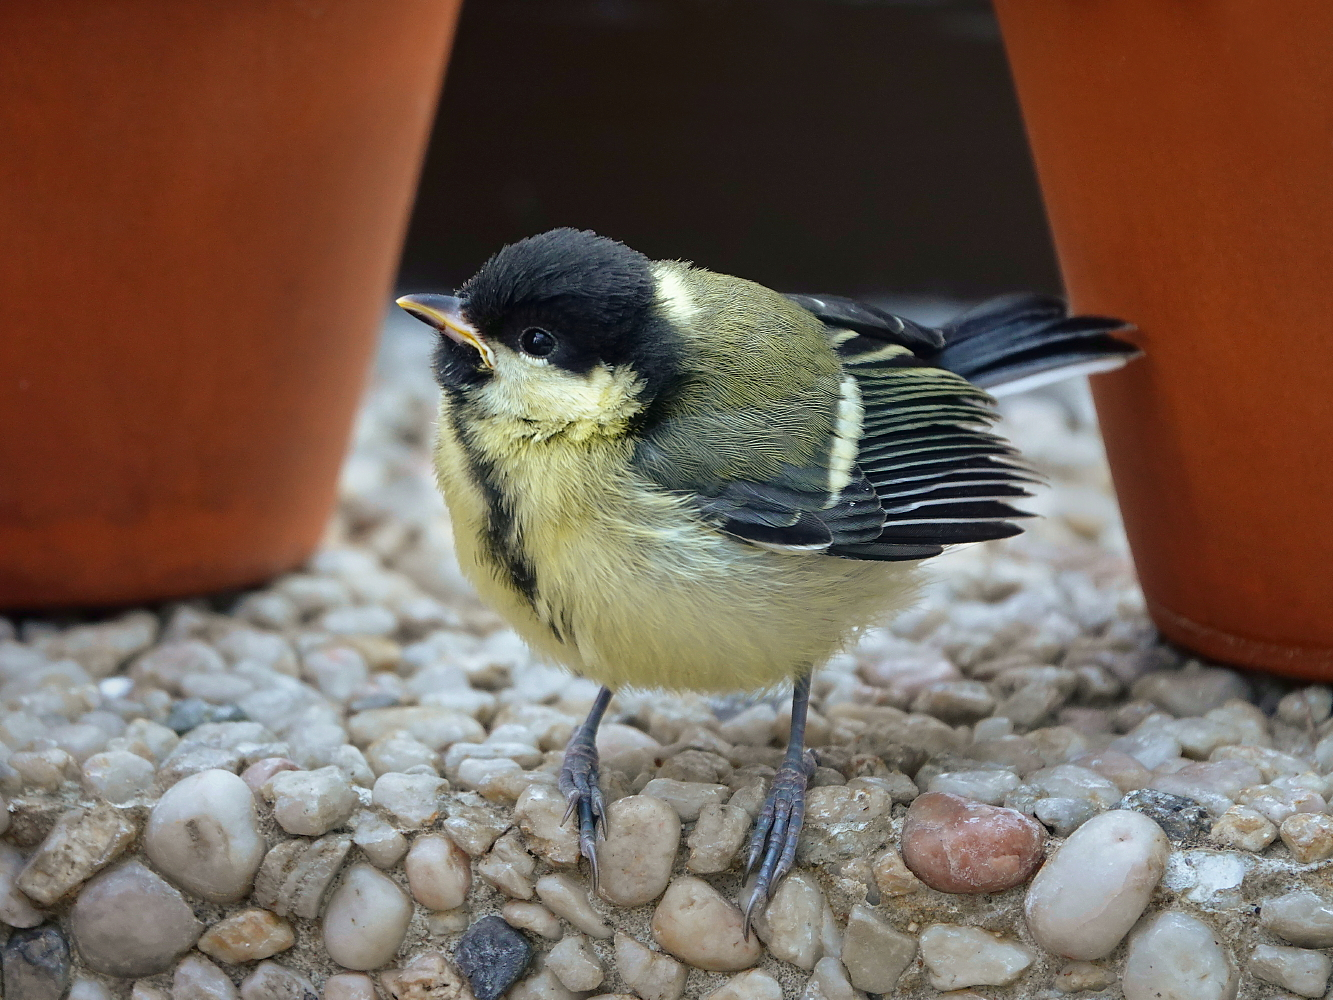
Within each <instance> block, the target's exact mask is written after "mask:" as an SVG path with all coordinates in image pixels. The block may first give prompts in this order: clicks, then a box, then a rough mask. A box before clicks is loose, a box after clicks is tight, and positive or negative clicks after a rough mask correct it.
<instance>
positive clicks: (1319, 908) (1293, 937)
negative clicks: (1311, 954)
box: [1259, 890, 1333, 948]
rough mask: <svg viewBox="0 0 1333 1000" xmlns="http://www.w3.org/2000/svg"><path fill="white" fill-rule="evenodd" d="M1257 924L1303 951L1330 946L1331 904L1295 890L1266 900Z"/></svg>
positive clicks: (1332, 942)
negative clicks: (1300, 947)
mask: <svg viewBox="0 0 1333 1000" xmlns="http://www.w3.org/2000/svg"><path fill="white" fill-rule="evenodd" d="M1259 923H1260V924H1261V925H1262V926H1263V927H1264V928H1265V929H1267V930H1270V931H1272V932H1273V933H1274V934H1277V935H1279V936H1281V937H1284V938H1286V939H1287V940H1288V941H1290V942H1291V943H1292V944H1298V945H1302V946H1304V947H1306V948H1329V947H1333V903H1329V902H1328V901H1327V900H1326V899H1324V898H1323V897H1322V896H1319V895H1316V894H1315V893H1313V892H1308V891H1304V890H1301V891H1297V892H1289V893H1287V894H1286V895H1283V896H1278V897H1276V898H1275V899H1269V900H1266V901H1265V902H1264V904H1263V907H1262V908H1261V909H1260V911H1259Z"/></svg>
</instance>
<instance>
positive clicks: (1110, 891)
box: [970, 810, 1170, 985]
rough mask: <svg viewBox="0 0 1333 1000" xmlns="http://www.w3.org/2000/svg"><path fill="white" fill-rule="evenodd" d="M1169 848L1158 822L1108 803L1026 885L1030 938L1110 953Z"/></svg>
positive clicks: (1066, 952) (1058, 949)
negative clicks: (1107, 809) (1109, 808)
mask: <svg viewBox="0 0 1333 1000" xmlns="http://www.w3.org/2000/svg"><path fill="white" fill-rule="evenodd" d="M1169 852H1170V844H1169V843H1168V841H1167V839H1166V835H1165V834H1163V833H1162V829H1161V827H1159V826H1158V825H1157V824H1156V823H1154V822H1153V821H1152V820H1150V819H1148V818H1147V817H1146V816H1144V815H1142V814H1141V813H1136V812H1128V811H1125V810H1114V811H1112V812H1105V813H1102V814H1101V815H1100V816H1096V817H1094V818H1092V819H1090V820H1089V821H1088V822H1086V823H1084V824H1083V825H1082V826H1081V827H1079V828H1078V829H1077V830H1075V831H1074V833H1073V834H1072V835H1071V836H1070V837H1069V839H1068V840H1066V841H1065V843H1064V846H1062V847H1061V848H1060V850H1059V851H1058V852H1057V853H1056V854H1055V855H1054V856H1053V857H1052V858H1050V859H1049V860H1048V861H1047V862H1046V864H1045V865H1043V866H1042V869H1041V870H1040V871H1039V872H1037V875H1036V877H1035V878H1034V879H1033V880H1032V884H1031V885H1030V886H1029V887H1028V892H1027V898H1026V900H1025V903H1024V907H1025V912H1026V915H1027V923H1028V928H1029V929H1030V930H1031V932H1032V936H1033V938H1034V939H1035V940H1036V942H1037V943H1038V944H1039V945H1041V946H1042V947H1043V948H1045V949H1047V950H1048V951H1053V952H1055V953H1056V954H1058V955H1063V956H1065V957H1066V958H1076V959H1085V960H1089V959H1095V958H1102V957H1103V956H1105V955H1108V954H1110V953H1111V951H1112V950H1113V949H1114V948H1115V946H1116V945H1117V944H1119V943H1120V941H1121V940H1122V939H1123V938H1124V936H1125V935H1126V934H1127V933H1128V932H1129V929H1130V928H1131V927H1132V926H1134V923H1135V921H1137V920H1138V918H1139V916H1140V915H1141V914H1142V913H1143V910H1144V908H1145V907H1146V906H1147V905H1148V900H1149V899H1150V898H1151V896H1152V893H1153V890H1154V889H1155V888H1156V886H1157V883H1158V882H1159V881H1160V880H1161V878H1162V874H1163V872H1164V871H1165V870H1166V859H1167V855H1168V853H1169ZM970 985H975V984H970Z"/></svg>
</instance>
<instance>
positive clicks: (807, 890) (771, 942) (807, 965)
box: [755, 871, 825, 970]
mask: <svg viewBox="0 0 1333 1000" xmlns="http://www.w3.org/2000/svg"><path fill="white" fill-rule="evenodd" d="M824 906H825V903H824V892H823V890H822V889H820V887H819V883H818V882H816V881H815V880H814V878H812V877H811V876H809V875H806V874H805V873H804V872H799V871H797V872H792V873H791V874H790V875H788V876H787V877H786V878H784V879H783V880H782V881H781V882H779V883H778V887H777V890H776V891H775V892H774V893H773V898H772V899H771V900H769V903H768V905H767V906H766V907H764V908H763V910H762V911H761V912H760V914H759V916H758V919H756V920H755V931H756V932H757V933H758V934H759V940H761V941H763V942H764V944H766V945H768V950H769V953H770V954H772V955H773V957H774V958H778V959H781V960H782V961H784V962H790V963H791V964H792V965H795V966H797V967H798V968H802V969H806V970H810V969H813V968H814V967H815V963H816V962H818V961H819V960H820V959H821V958H823V957H824V942H823V938H822V936H821V934H820V931H821V930H822V926H821V925H822V921H823V917H824Z"/></svg>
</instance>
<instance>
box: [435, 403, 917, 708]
mask: <svg viewBox="0 0 1333 1000" xmlns="http://www.w3.org/2000/svg"><path fill="white" fill-rule="evenodd" d="M619 448H620V446H619V445H613V444H610V443H608V445H607V446H606V447H605V448H602V447H597V446H594V447H591V448H590V447H589V446H588V444H587V442H581V443H580V444H578V445H577V446H574V445H568V444H564V443H561V442H560V441H559V440H546V441H541V442H526V443H519V444H517V445H514V444H512V443H505V442H500V441H497V442H495V447H494V449H493V450H492V451H491V453H490V454H489V455H488V457H489V458H491V460H492V461H493V463H494V464H495V466H496V468H497V469H498V470H499V471H500V472H501V474H502V475H503V477H504V488H505V492H506V494H507V495H508V496H510V497H512V498H513V501H514V516H515V521H516V524H517V525H518V528H519V531H520V533H521V537H522V544H523V549H524V551H525V553H526V554H527V556H528V559H529V561H530V562H531V565H532V568H533V570H534V575H535V578H536V591H537V596H536V600H535V601H530V600H528V598H527V597H525V596H524V595H523V594H522V593H521V592H520V590H518V589H517V588H516V587H515V586H514V585H513V583H512V582H511V581H510V579H509V574H508V572H507V571H505V570H504V569H503V568H502V567H500V566H498V565H497V564H496V562H495V560H494V558H493V557H492V555H491V553H490V552H489V551H488V549H487V546H486V544H485V542H484V529H485V525H486V518H487V507H486V502H485V499H484V497H483V495H482V493H481V491H480V490H479V489H478V487H477V486H476V484H475V482H474V480H473V478H472V476H471V474H470V473H469V470H468V464H467V459H466V457H465V455H464V453H463V450H462V447H461V445H460V444H459V442H458V441H457V439H456V438H455V437H454V434H453V432H452V430H451V429H450V426H449V422H448V421H447V420H442V421H441V428H440V439H439V445H438V449H437V454H436V466H437V471H438V473H439V481H440V487H441V489H442V490H443V492H444V496H445V501H446V502H447V504H448V506H449V511H450V516H451V517H452V519H453V527H454V536H455V542H456V549H457V553H458V558H459V561H460V564H461V566H462V569H463V572H464V573H465V574H466V575H467V576H468V578H469V579H470V580H471V581H472V583H473V585H474V586H475V587H476V588H477V590H478V592H479V593H480V595H481V597H482V599H483V600H485V601H486V602H487V603H488V604H490V605H491V606H492V607H493V608H494V609H495V610H496V611H497V612H498V613H499V614H501V615H502V616H503V617H504V618H505V619H506V620H507V621H508V622H509V623H510V625H511V626H512V627H513V628H514V630H515V631H516V632H518V634H519V635H521V636H522V637H523V639H524V640H525V641H526V642H527V643H528V644H529V645H530V646H531V647H532V648H533V649H534V651H536V652H537V653H538V654H540V655H542V656H543V657H545V658H547V659H550V660H552V661H554V662H557V663H561V664H563V665H565V666H567V667H569V668H570V669H571V670H574V671H575V672H577V673H579V674H581V675H583V676H585V677H589V678H591V679H593V680H595V681H598V682H599V683H602V684H605V685H607V686H608V687H611V688H619V687H623V686H633V687H643V688H668V689H676V690H693V691H736V690H755V689H760V688H765V687H769V686H772V685H773V684H775V683H777V682H779V681H781V680H783V679H786V678H789V677H792V676H794V675H796V674H799V673H801V672H803V671H805V670H808V669H810V668H812V667H816V666H819V665H820V664H822V663H823V662H824V661H825V660H826V659H828V657H829V656H831V655H832V654H833V653H835V652H837V651H838V649H840V648H841V647H842V646H844V645H845V644H846V643H847V642H848V640H849V639H850V638H852V636H853V635H854V634H855V632H856V631H857V630H859V629H861V628H864V627H866V626H869V625H873V624H875V623H877V622H879V621H881V620H883V618H884V617H885V616H886V615H888V614H889V613H891V612H893V611H896V610H900V609H902V608H903V607H905V606H906V605H907V604H908V603H910V601H911V600H912V598H913V597H914V595H915V593H916V590H917V580H916V574H915V572H914V568H915V564H912V563H876V562H859V561H856V560H850V559H836V558H832V557H828V556H821V555H781V554H778V553H774V552H770V551H768V550H766V549H761V548H757V547H755V546H751V545H746V544H744V543H741V542H738V541H736V540H735V539H733V538H730V537H729V536H727V535H724V534H722V533H721V532H718V531H715V530H713V529H711V528H709V527H707V526H705V525H702V524H700V523H699V522H698V521H697V520H695V519H694V518H693V516H692V515H691V514H690V512H689V511H688V510H687V509H686V508H685V506H684V504H683V502H682V501H681V500H680V499H679V498H676V497H673V496H671V495H669V494H666V493H665V492H664V491H661V490H657V489H654V488H652V487H649V486H647V485H646V484H643V483H642V482H640V481H638V480H637V479H635V478H634V477H633V476H632V475H631V474H630V473H629V472H628V471H627V456H626V455H625V454H624V453H623V452H622V451H620V450H619ZM514 449H519V450H522V449H529V450H528V451H527V452H526V453H524V454H521V455H520V454H518V453H517V452H516V451H515V450H514ZM553 623H554V626H555V627H554V628H553Z"/></svg>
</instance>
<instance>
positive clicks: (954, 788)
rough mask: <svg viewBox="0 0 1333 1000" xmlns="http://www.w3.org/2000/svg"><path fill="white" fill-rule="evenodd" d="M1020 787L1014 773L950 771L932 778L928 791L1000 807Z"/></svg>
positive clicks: (927, 787)
mask: <svg viewBox="0 0 1333 1000" xmlns="http://www.w3.org/2000/svg"><path fill="white" fill-rule="evenodd" d="M1018 785H1019V780H1018V775H1016V774H1014V772H1013V771H998V770H997V771H948V772H946V773H944V774H938V775H936V776H935V777H933V778H931V779H930V782H929V783H928V784H927V786H926V790H927V791H931V792H951V793H952V794H954V795H961V796H963V797H964V798H967V799H976V800H977V801H978V802H985V803H988V804H989V805H993V806H998V805H1002V804H1003V803H1004V798H1005V796H1006V795H1008V794H1009V793H1010V792H1012V791H1013V790H1014V789H1015V788H1017V787H1018Z"/></svg>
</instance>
